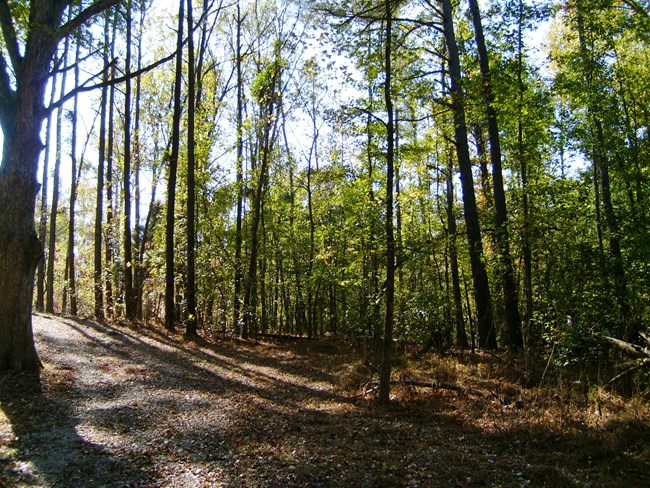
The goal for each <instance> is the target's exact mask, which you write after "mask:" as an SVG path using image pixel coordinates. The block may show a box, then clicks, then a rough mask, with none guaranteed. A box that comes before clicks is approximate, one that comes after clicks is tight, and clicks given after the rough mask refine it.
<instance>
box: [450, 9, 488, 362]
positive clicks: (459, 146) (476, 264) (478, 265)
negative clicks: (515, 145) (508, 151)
mask: <svg viewBox="0 0 650 488" xmlns="http://www.w3.org/2000/svg"><path fill="white" fill-rule="evenodd" d="M442 24H443V33H444V37H445V42H446V44H447V53H448V57H449V60H448V61H449V75H450V92H451V107H452V111H453V115H454V133H455V136H456V155H457V157H458V167H459V169H460V181H461V185H462V190H463V209H464V214H465V227H466V231H467V241H468V243H469V254H470V264H471V267H472V279H473V281H474V297H475V301H476V309H477V315H478V332H479V345H480V346H481V347H485V348H488V349H495V348H496V346H497V342H496V331H495V329H494V323H493V318H492V297H491V295H490V286H489V282H488V275H487V270H486V269H485V262H484V259H483V242H482V240H481V226H480V223H479V219H478V211H477V207H476V195H475V193H474V177H473V175H472V164H471V158H470V153H469V143H468V141H467V123H466V120H465V101H464V92H463V84H462V74H461V73H462V72H461V66H460V56H459V53H458V44H457V42H456V34H455V31H454V17H453V9H452V5H451V0H442Z"/></svg>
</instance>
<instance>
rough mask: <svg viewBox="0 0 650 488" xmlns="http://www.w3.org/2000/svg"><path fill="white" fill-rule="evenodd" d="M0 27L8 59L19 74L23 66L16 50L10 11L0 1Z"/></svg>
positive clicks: (3, 0)
mask: <svg viewBox="0 0 650 488" xmlns="http://www.w3.org/2000/svg"><path fill="white" fill-rule="evenodd" d="M0 27H2V37H4V41H5V47H6V48H7V52H8V53H9V59H11V64H12V65H13V67H14V71H15V72H19V71H20V70H21V68H22V65H23V58H22V56H21V55H20V49H19V48H18V39H17V37H16V29H15V28H14V23H13V20H12V18H11V10H10V9H9V4H8V3H7V0H0Z"/></svg>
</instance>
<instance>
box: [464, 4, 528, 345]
mask: <svg viewBox="0 0 650 488" xmlns="http://www.w3.org/2000/svg"><path fill="white" fill-rule="evenodd" d="M469 5H470V11H471V14H472V22H473V24H474V32H475V38H476V45H477V48H478V55H479V67H480V70H481V80H482V82H483V93H482V95H483V100H484V102H485V113H486V115H487V123H488V135H489V138H490V159H491V160H492V185H493V189H494V213H495V233H496V236H495V237H496V243H497V248H498V254H499V258H500V261H501V280H502V286H503V300H504V308H505V315H506V325H507V328H508V344H509V345H510V347H511V348H513V349H521V348H522V347H523V345H524V342H523V336H522V334H521V316H520V315H519V299H518V296H517V286H516V284H515V277H514V270H513V264H512V257H511V256H510V239H509V237H508V212H507V207H506V194H505V190H504V187H503V171H502V168H501V142H500V138H499V126H498V121H497V113H496V110H495V108H494V95H493V93H492V77H491V73H490V63H489V60H488V54H487V48H486V46H485V39H484V36H483V24H482V21H481V13H480V10H479V6H478V0H469Z"/></svg>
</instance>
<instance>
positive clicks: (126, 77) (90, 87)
mask: <svg viewBox="0 0 650 488" xmlns="http://www.w3.org/2000/svg"><path fill="white" fill-rule="evenodd" d="M175 56H176V51H174V52H173V53H171V54H169V55H168V56H165V57H164V58H162V59H159V60H158V61H156V62H155V63H152V64H150V65H149V66H145V67H144V68H142V69H139V70H137V71H133V72H132V73H129V74H128V75H124V76H120V77H119V78H113V79H112V80H109V81H106V82H102V83H95V84H93V85H88V83H89V82H90V81H91V80H94V79H96V78H98V77H100V76H101V75H103V74H104V72H105V71H106V70H107V69H108V68H110V67H111V66H112V64H114V63H115V60H113V63H111V64H109V65H108V66H106V67H105V68H104V69H103V70H102V71H100V72H99V73H97V74H96V75H95V76H93V77H91V78H89V79H88V80H86V82H85V83H84V84H83V85H80V86H78V87H76V88H74V89H72V90H70V91H69V92H68V93H66V94H65V95H64V96H63V97H61V98H60V99H59V100H57V101H56V102H54V103H53V104H51V105H50V106H49V107H47V109H46V112H47V113H51V112H52V111H53V110H55V109H57V108H58V107H61V106H62V105H63V104H64V103H65V102H67V101H68V100H70V99H71V98H73V97H74V96H75V95H78V94H79V93H84V92H89V91H92V90H96V89H98V88H103V87H105V86H111V85H118V84H120V83H124V82H125V81H126V80H131V79H133V78H137V77H138V76H140V75H143V74H145V73H148V72H149V71H151V70H152V69H155V68H157V67H158V66H160V65H163V64H165V63H166V62H167V61H170V60H172V59H173V58H174V57H175Z"/></svg>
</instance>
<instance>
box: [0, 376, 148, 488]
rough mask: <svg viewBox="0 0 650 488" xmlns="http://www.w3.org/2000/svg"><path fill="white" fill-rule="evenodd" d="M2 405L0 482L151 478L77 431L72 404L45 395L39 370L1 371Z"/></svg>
mask: <svg viewBox="0 0 650 488" xmlns="http://www.w3.org/2000/svg"><path fill="white" fill-rule="evenodd" d="M58 387H62V388H65V385H64V384H62V385H59V386H58ZM0 410H1V413H0V435H1V437H0V440H1V441H2V442H0V486H68V487H87V486H106V484H105V480H107V479H110V480H113V482H112V483H111V485H110V486H125V484H128V483H133V482H136V483H137V484H145V483H146V482H147V480H148V478H149V476H148V474H147V472H146V470H143V469H142V467H139V466H137V465H135V464H133V463H132V462H131V461H130V460H127V459H124V458H120V457H117V456H114V455H112V454H111V453H109V452H108V451H107V450H106V449H105V448H104V447H103V446H101V445H98V444H94V443H92V442H88V441H87V440H85V439H84V438H83V437H82V436H80V435H79V433H78V432H77V429H76V419H75V415H74V413H73V411H72V410H71V408H70V407H69V406H68V405H67V404H66V403H63V402H59V401H56V400H53V399H51V398H48V396H47V395H46V394H45V393H44V391H43V387H42V384H41V379H40V377H39V375H37V374H28V373H19V374H17V373H10V372H7V373H2V374H1V375H0ZM1 414H4V417H5V418H1V417H2V415H1ZM140 482H142V483H140ZM129 486H130V485H129Z"/></svg>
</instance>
